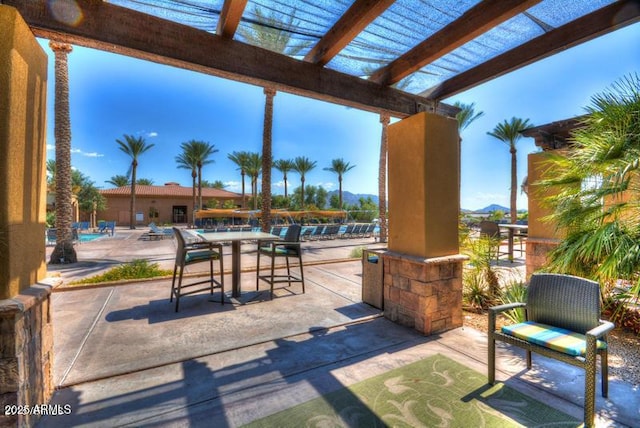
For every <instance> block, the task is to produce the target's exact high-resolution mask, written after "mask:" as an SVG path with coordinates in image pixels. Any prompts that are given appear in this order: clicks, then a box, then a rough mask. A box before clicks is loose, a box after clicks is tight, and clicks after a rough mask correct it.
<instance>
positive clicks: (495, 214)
mask: <svg viewBox="0 0 640 428" xmlns="http://www.w3.org/2000/svg"><path fill="white" fill-rule="evenodd" d="M504 217H505V213H504V211H502V210H495V211H491V213H489V217H488V220H491V221H500V220H502V219H503V218H504Z"/></svg>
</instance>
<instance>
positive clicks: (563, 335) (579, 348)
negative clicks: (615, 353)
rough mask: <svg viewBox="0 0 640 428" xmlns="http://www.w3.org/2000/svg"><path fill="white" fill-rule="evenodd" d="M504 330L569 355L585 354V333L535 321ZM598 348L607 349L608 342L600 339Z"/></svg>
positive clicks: (514, 335)
mask: <svg viewBox="0 0 640 428" xmlns="http://www.w3.org/2000/svg"><path fill="white" fill-rule="evenodd" d="M502 332H503V333H505V334H508V335H510V336H513V337H517V338H518V339H522V340H526V341H527V342H530V343H534V344H536V345H540V346H544V347H546V348H549V349H553V350H554V351H558V352H562V353H564V354H567V355H573V356H576V357H578V356H584V355H585V352H586V347H587V341H586V340H585V337H584V334H580V333H575V332H573V331H570V330H566V329H564V328H558V327H552V326H550V325H546V324H540V323H536V322H533V321H526V322H522V323H519V324H514V325H508V326H504V327H502ZM597 346H598V349H606V348H607V343H606V342H604V341H602V340H598V342H597Z"/></svg>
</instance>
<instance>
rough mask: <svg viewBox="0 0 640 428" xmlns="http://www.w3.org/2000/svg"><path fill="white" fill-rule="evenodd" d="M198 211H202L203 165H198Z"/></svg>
mask: <svg viewBox="0 0 640 428" xmlns="http://www.w3.org/2000/svg"><path fill="white" fill-rule="evenodd" d="M198 209H199V210H201V209H202V165H198Z"/></svg>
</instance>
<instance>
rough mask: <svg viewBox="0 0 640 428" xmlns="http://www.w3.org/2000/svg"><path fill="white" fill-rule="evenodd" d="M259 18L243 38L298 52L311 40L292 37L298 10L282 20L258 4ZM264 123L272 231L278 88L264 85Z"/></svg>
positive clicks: (267, 219)
mask: <svg viewBox="0 0 640 428" xmlns="http://www.w3.org/2000/svg"><path fill="white" fill-rule="evenodd" d="M253 12H254V14H255V16H256V19H255V21H254V22H253V23H251V24H250V25H248V26H246V27H240V28H238V35H239V36H240V38H241V39H242V40H243V41H245V42H246V43H249V44H251V45H254V46H259V47H261V48H264V49H269V50H271V51H273V52H277V53H283V54H286V55H289V56H296V55H298V54H299V53H300V51H301V50H303V49H304V48H305V47H307V46H309V45H310V44H311V42H310V41H303V42H295V41H294V40H293V39H292V34H294V32H293V31H292V30H293V29H294V28H295V27H296V26H297V23H296V22H295V13H293V14H291V15H290V16H289V17H288V18H287V19H286V21H284V22H281V19H280V18H281V16H280V14H278V13H277V12H276V11H272V12H271V13H270V14H265V13H264V12H263V11H262V9H260V8H259V7H256V8H254V11H253ZM264 94H265V104H264V127H263V133H262V216H261V221H262V230H263V231H268V230H269V228H270V226H271V167H272V164H273V156H272V150H271V148H272V146H273V143H272V130H273V99H274V97H275V96H276V89H275V88H273V87H269V88H264Z"/></svg>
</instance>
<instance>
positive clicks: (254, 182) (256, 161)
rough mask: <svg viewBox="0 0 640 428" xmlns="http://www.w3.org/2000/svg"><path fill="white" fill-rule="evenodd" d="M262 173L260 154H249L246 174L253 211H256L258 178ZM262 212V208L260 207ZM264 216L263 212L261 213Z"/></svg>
mask: <svg viewBox="0 0 640 428" xmlns="http://www.w3.org/2000/svg"><path fill="white" fill-rule="evenodd" d="M261 172H263V171H262V156H261V155H260V153H254V152H251V153H249V157H248V159H247V164H246V173H247V175H248V176H249V177H251V198H252V199H253V209H254V210H257V209H258V177H259V176H260V173H261ZM262 208H263V211H264V206H263V207H262ZM262 215H263V216H264V212H263V213H262Z"/></svg>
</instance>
